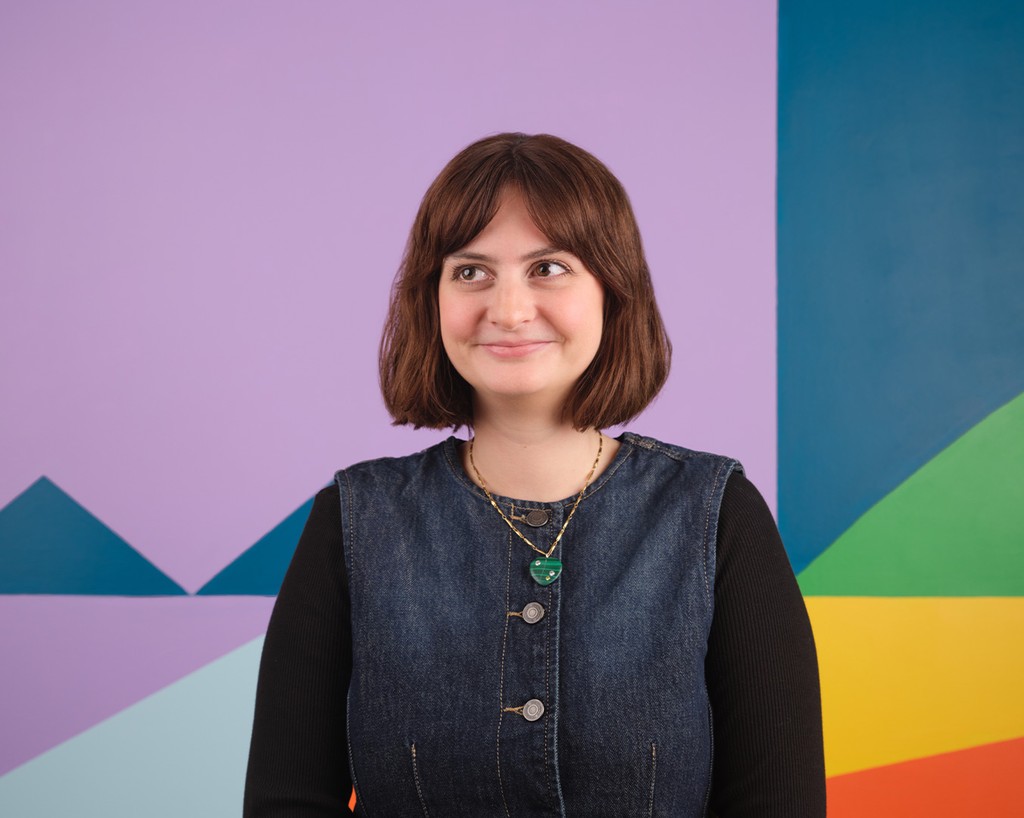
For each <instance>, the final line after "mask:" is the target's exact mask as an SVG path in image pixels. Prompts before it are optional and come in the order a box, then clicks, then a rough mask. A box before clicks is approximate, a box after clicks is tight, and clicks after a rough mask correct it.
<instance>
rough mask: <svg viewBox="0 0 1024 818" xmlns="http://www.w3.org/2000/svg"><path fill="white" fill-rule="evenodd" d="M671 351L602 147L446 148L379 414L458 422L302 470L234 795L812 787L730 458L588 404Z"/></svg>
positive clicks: (683, 802)
mask: <svg viewBox="0 0 1024 818" xmlns="http://www.w3.org/2000/svg"><path fill="white" fill-rule="evenodd" d="M669 352H670V347H669V343H668V340H667V338H666V336H665V333H664V329H663V326H662V322H661V318H660V315H659V313H658V309H657V306H656V304H655V301H654V294H653V289H652V286H651V281H650V276H649V273H648V268H647V264H646V261H645V259H644V256H643V251H642V248H641V243H640V236H639V232H638V229H637V225H636V222H635V219H634V217H633V213H632V210H631V208H630V205H629V201H628V199H627V198H626V194H625V192H624V191H623V189H622V187H621V185H620V184H619V183H618V181H617V180H616V179H615V178H614V177H613V176H612V175H611V173H610V172H609V171H608V170H607V168H605V167H604V165H602V164H601V163H600V162H599V161H598V160H597V159H595V158H594V157H592V156H591V155H590V154H588V153H586V152H585V151H582V150H581V149H579V148H577V147H575V146H573V145H570V144H569V143H567V142H564V141H562V140H560V139H557V138H555V137H552V136H546V135H541V136H525V135H522V134H502V135H499V136H495V137H490V138H487V139H483V140H481V141H479V142H477V143H475V144H473V145H470V146H469V147H468V148H466V149H465V150H464V151H462V152H461V153H460V154H459V155H458V156H456V157H455V158H454V159H453V160H452V161H451V162H450V163H449V164H448V166H447V167H446V168H445V169H444V170H443V171H442V172H441V174H440V176H439V177H438V178H437V179H436V180H435V181H434V183H433V184H432V185H431V187H430V189H429V190H428V191H427V194H426V196H425V197H424V200H423V203H422V205H421V207H420V210H419V213H418V215H417V217H416V221H415V223H414V225H413V228H412V233H411V236H410V239H409V245H408V248H407V251H406V255H405V259H404V261H403V264H402V268H401V270H400V272H399V275H398V278H397V280H396V283H395V287H394V290H393V294H392V301H391V308H390V313H389V316H388V321H387V325H386V327H385V331H384V338H383V342H382V344H381V352H380V369H381V384H382V389H383V393H384V399H385V401H386V403H387V406H388V409H389V411H390V412H391V414H392V416H393V417H394V419H395V422H396V423H398V424H412V425H414V426H416V427H421V426H427V427H431V428H447V427H452V428H453V429H458V428H459V427H460V426H466V427H467V428H469V429H471V430H472V437H471V438H470V439H469V440H468V441H461V440H457V439H456V438H454V437H451V438H449V439H448V440H447V441H445V442H444V443H442V444H439V445H437V446H434V447H432V448H430V449H427V450H426V451H424V452H421V453H419V454H416V455H412V456H409V457H405V458H388V459H382V460H376V461H370V462H367V463H361V464H357V465H356V466H352V467H351V468H349V469H345V470H343V471H341V472H339V473H338V475H337V477H336V481H335V484H334V485H332V486H331V487H330V488H327V489H324V490H323V491H322V492H320V493H319V494H318V495H317V498H316V501H315V504H314V507H313V511H312V513H311V515H310V518H309V522H308V523H307V525H306V529H305V531H304V533H303V535H302V538H301V541H300V543H299V545H298V548H297V549H296V553H295V556H294V558H293V561H292V564H291V567H290V568H289V571H288V574H287V576H286V578H285V580H284V583H283V585H282V588H281V592H280V595H279V597H278V601H277V605H276V607H275V609H274V614H273V616H272V618H271V622H270V627H269V630H268V633H267V637H266V643H265V646H264V654H263V662H262V666H261V669H260V680H259V688H258V693H257V703H256V718H255V723H254V728H253V739H252V749H251V754H250V759H249V774H248V780H247V785H246V814H247V815H251V816H268V815H289V816H297V815H337V814H341V813H343V812H345V811H346V810H347V806H346V802H347V801H348V799H349V794H350V792H351V789H352V787H353V786H354V787H355V791H356V794H357V797H358V802H357V806H356V810H357V813H358V814H363V815H374V816H403V815H410V816H413V815H415V816H474V817H476V818H479V817H480V816H509V817H510V818H514V816H540V815H566V816H588V818H589V817H590V816H632V815H645V816H647V815H661V816H700V815H705V814H708V812H709V811H710V812H711V813H712V814H716V815H719V816H722V818H733V817H734V816H754V815H756V816H772V815H779V816H783V815H784V816H815V815H824V772H823V762H822V750H821V717H820V703H819V692H818V677H817V665H816V660H815V653H814V643H813V639H812V636H811V632H810V627H809V624H808V621H807V615H806V611H805V610H804V606H803V602H802V599H801V597H800V594H799V591H798V589H797V586H796V583H795V580H794V578H793V574H792V571H791V569H790V566H789V563H788V560H787V558H786V555H785V552H784V550H783V548H782V544H781V542H780V541H779V537H778V532H777V530H776V528H775V525H774V522H773V520H772V518H771V514H770V512H769V511H768V509H767V508H766V506H765V504H764V502H763V500H762V499H761V498H760V495H759V494H758V493H757V491H756V489H754V488H753V486H752V485H751V484H750V483H749V482H748V481H747V480H746V478H744V477H743V474H742V469H741V467H740V465H739V464H738V463H737V462H736V461H734V460H731V459H729V458H725V457H720V456H717V455H711V454H706V453H699V452H693V451H689V450H687V449H683V448H680V447H677V446H672V445H668V444H664V443H661V442H659V441H656V440H653V439H650V438H644V437H640V436H636V435H632V434H624V435H621V436H619V437H618V438H610V437H607V436H605V435H604V434H603V433H602V432H601V429H603V428H606V427H609V426H615V425H620V424H623V423H625V422H626V421H628V420H629V419H631V418H633V417H635V416H636V415H637V414H639V413H640V412H641V411H642V410H643V409H644V407H646V406H647V405H648V404H649V403H650V401H651V400H652V399H653V398H654V396H655V395H656V394H657V392H658V390H659V389H660V388H661V386H662V384H663V383H664V381H665V378H666V376H667V373H668V363H669ZM696 386H698V387H699V384H697V385H696ZM695 391H696V390H695Z"/></svg>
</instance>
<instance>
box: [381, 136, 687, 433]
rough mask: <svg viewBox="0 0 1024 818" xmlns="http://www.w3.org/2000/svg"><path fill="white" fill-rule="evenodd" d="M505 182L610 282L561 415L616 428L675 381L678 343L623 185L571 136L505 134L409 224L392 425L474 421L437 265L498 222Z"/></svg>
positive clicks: (396, 308)
mask: <svg viewBox="0 0 1024 818" xmlns="http://www.w3.org/2000/svg"><path fill="white" fill-rule="evenodd" d="M510 189H511V190H515V191H517V192H518V193H519V194H520V195H522V197H523V199H524V201H525V204H526V208H527V210H528V212H529V214H530V216H531V217H532V218H533V221H534V223H535V224H536V225H537V227H538V229H540V231H541V232H542V233H543V234H544V235H545V236H546V237H547V238H548V239H549V240H550V241H551V243H552V244H553V245H554V246H556V247H558V248H560V249H562V250H564V251H565V252H567V253H572V254H573V255H574V256H576V257H577V258H579V259H580V260H581V261H582V262H583V263H584V264H585V265H586V266H587V268H588V269H589V270H590V271H591V272H592V273H593V274H594V275H595V276H596V277H597V278H598V280H599V281H600V282H601V284H602V285H603V286H604V295H605V297H604V327H603V330H602V336H601V343H600V346H599V348H598V351H597V354H596V355H595V356H594V360H593V361H591V363H590V365H589V366H588V367H587V369H586V370H585V371H584V372H583V374H582V375H581V376H580V377H579V379H578V380H577V382H576V385H575V387H574V388H573V391H572V393H571V394H570V395H569V398H568V399H567V401H566V403H565V406H564V408H563V419H567V420H571V422H572V424H573V426H574V427H575V428H577V429H580V430H583V429H587V428H589V427H591V426H594V427H597V428H599V429H603V428H606V427H608V426H617V425H621V424H623V423H625V422H627V421H628V420H631V419H632V418H634V417H636V416H637V415H638V414H640V412H642V411H643V410H644V409H645V408H646V407H647V405H648V404H649V403H650V402H651V401H652V400H653V399H654V396H655V395H657V394H658V391H659V390H660V389H661V387H662V386H663V385H664V383H665V379H666V378H667V377H668V368H669V362H670V359H671V354H672V347H671V344H670V343H669V340H668V336H667V335H666V334H665V327H664V325H663V323H662V320H661V315H660V314H659V312H658V306H657V304H656V303H655V301H654V288H653V287H652V285H651V276H650V271H649V269H648V267H647V260H646V259H645V258H644V253H643V247H642V246H641V242H640V231H639V229H638V227H637V224H636V218H635V217H634V216H633V209H632V207H631V206H630V204H629V199H628V197H627V196H626V191H625V190H623V188H622V185H621V184H620V183H619V180H618V179H616V178H615V177H614V176H613V175H612V173H611V171H609V170H608V168H606V167H605V166H604V165H603V164H602V163H601V162H599V161H598V160H597V159H596V158H594V157H593V156H591V155H590V154H589V153H587V152H586V151H584V150H582V149H580V148H578V147H576V146H575V145H572V144H570V143H569V142H566V141H565V140H564V139H559V138H558V137H555V136H550V135H548V134H538V135H536V136H528V135H526V134H521V133H504V134H498V135H497V136H489V137H487V138H485V139H481V140H480V141H479V142H474V143H473V144H472V145H470V146H469V147H467V148H465V149H464V150H463V151H461V152H460V153H459V154H458V155H457V156H456V157H455V158H454V159H452V160H451V161H450V162H449V163H448V164H447V165H446V166H445V168H444V170H442V171H441V173H440V175H439V176H438V177H437V178H436V179H435V180H434V182H433V184H431V186H430V188H429V189H428V190H427V193H426V195H425V196H424V197H423V201H422V202H421V204H420V208H419V212H418V213H417V214H416V220H415V221H414V222H413V226H412V231H411V233H410V235H409V243H408V245H407V247H406V250H405V257H404V258H403V260H402V265H401V267H400V268H399V271H398V275H397V276H396V278H395V282H394V286H393V287H392V291H391V304H390V307H389V309H388V317H387V321H386V323H385V325H384V335H383V337H382V339H381V344H380V384H381V391H382V393H383V395H384V403H385V404H386V406H387V408H388V411H389V412H390V413H391V416H392V418H394V423H395V424H396V425H402V424H412V425H413V426H414V427H416V428H420V427H423V426H426V427H429V428H432V429H443V428H447V427H453V428H455V429H457V428H459V427H460V426H469V427H471V426H472V425H473V389H472V387H471V386H470V385H469V384H468V383H466V381H465V380H464V379H463V378H462V376H461V375H459V373H458V372H457V371H456V370H455V368H454V367H453V366H452V364H451V361H450V360H449V359H448V355H447V353H446V352H445V350H444V346H443V345H442V343H441V329H440V319H439V315H438V287H439V284H440V275H441V267H442V263H443V260H444V258H445V256H448V255H450V254H452V253H454V252H455V251H456V250H459V249H461V248H463V247H465V246H466V245H467V244H469V243H470V241H471V240H472V239H473V237H474V236H476V235H477V234H478V233H479V232H480V231H481V230H483V229H484V227H485V226H486V225H487V224H488V223H489V222H490V221H491V219H492V218H494V214H495V212H496V211H497V209H498V206H499V203H500V199H501V196H502V194H503V193H504V192H505V191H507V190H510Z"/></svg>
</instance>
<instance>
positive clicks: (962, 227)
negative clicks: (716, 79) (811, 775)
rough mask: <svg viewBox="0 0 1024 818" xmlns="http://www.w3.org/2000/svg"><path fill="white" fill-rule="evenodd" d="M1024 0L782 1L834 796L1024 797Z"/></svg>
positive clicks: (785, 139)
mask: <svg viewBox="0 0 1024 818" xmlns="http://www.w3.org/2000/svg"><path fill="white" fill-rule="evenodd" d="M1022 89H1024V7H1022V6H1021V5H1020V4H1019V3H1010V2H1001V1H1000V0H982V1H981V2H971V3H968V2H959V0H942V1H941V2H916V1H912V2H901V3H895V4H893V3H883V2H876V0H859V2H856V3H851V2H833V3H814V2H805V0H783V2H782V3H781V4H780V15H779V88H778V93H779V154H778V157H779V158H778V183H779V196H778V202H779V210H778V293H779V311H778V320H779V326H778V339H779V347H778V366H779V370H778V372H779V507H778V512H779V524H780V529H781V531H782V534H783V539H784V541H785V542H786V545H787V548H788V550H789V553H790V557H791V559H792V561H793V563H794V567H796V568H797V570H801V571H802V572H801V573H800V574H799V579H800V584H801V587H802V589H803V591H804V593H805V595H807V602H808V608H809V611H810V613H811V618H812V622H813V623H814V628H815V635H816V638H817V643H818V651H819V660H820V666H821V674H822V691H823V709H824V726H825V741H826V748H827V765H828V772H829V774H830V775H831V776H833V778H831V780H830V787H829V795H830V801H831V809H830V815H833V816H836V815H839V816H847V815H848V816H865V815H921V816H940V815H941V816H946V815H949V816H953V815H1020V814H1024V784H1022V782H1021V780H1020V776H1019V771H1020V770H1021V769H1022V767H1024V740H1022V738H1021V737H1022V736H1024V703H1022V701H1021V697H1020V690H1021V689H1024V654H1022V652H1021V650H1020V646H1021V644H1022V637H1024V600H1022V599H1021V594H1022V592H1024V230H1022V229H1021V225H1022V224H1024V152H1022V150H1021V147H1022V145H1024V106H1022V104H1021V102H1022V96H1021V92H1022Z"/></svg>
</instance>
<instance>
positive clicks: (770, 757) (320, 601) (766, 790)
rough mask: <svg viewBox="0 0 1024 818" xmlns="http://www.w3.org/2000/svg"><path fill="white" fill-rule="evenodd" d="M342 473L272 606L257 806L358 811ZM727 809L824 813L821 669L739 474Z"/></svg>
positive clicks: (273, 814) (726, 551)
mask: <svg viewBox="0 0 1024 818" xmlns="http://www.w3.org/2000/svg"><path fill="white" fill-rule="evenodd" d="M342 547H343V546H342V537H341V520H340V515H339V498H338V489H337V486H330V487H328V488H326V489H324V490H323V491H321V492H320V493H319V494H317V496H316V500H315V501H314V503H313V510H312V512H311V513H310V517H309V521H308V522H307V523H306V528H305V530H304V531H303V533H302V537H301V539H300V540H299V545H298V547H297V548H296V550H295V556H294V557H293V559H292V563H291V566H290V567H289V569H288V573H287V575H286V577H285V580H284V583H283V584H282V586H281V592H280V594H279V596H278V599H277V604H276V605H275V607H274V613H273V615H272V616H271V619H270V626H269V628H268V630H267V637H266V641H265V643H264V647H263V659H262V662H261V664H260V676H259V684H258V687H257V692H256V715H255V720H254V724H253V736H252V745H251V747H250V753H249V770H248V776H247V779H246V785H245V812H244V814H245V816H246V818H280V817H281V816H289V818H311V817H312V816H328V815H330V816H337V815H345V814H348V809H347V802H348V797H349V793H350V792H351V779H350V777H349V771H348V759H347V754H346V749H345V691H346V690H347V687H348V678H349V675H350V672H351V665H352V643H351V632H350V627H349V603H348V592H347V581H346V577H345V563H344V559H343V552H342ZM705 665H706V672H707V681H708V693H709V695H710V698H711V707H712V713H713V724H714V766H713V778H712V792H711V802H710V806H711V809H712V811H713V812H714V814H715V815H717V816H718V817H719V818H747V816H750V818H753V816H757V818H773V817H774V816H786V818H818V816H824V815H825V777H824V762H823V758H822V744H821V707H820V697H819V689H818V668H817V661H816V657H815V651H814V640H813V637H812V635H811V630H810V625H809V622H808V619H807V612H806V610H805V608H804V604H803V600H802V598H801V596H800V591H799V589H798V588H797V585H796V580H795V579H794V577H793V571H792V569H791V568H790V565H789V561H788V559H787V557H786V553H785V550H784V549H783V547H782V542H781V541H780V539H779V534H778V531H777V529H776V527H775V522H774V520H773V519H772V516H771V512H770V511H769V510H768V507H767V506H766V505H765V503H764V500H763V499H762V498H761V495H760V494H759V493H758V491H757V489H756V488H754V486H753V485H752V484H751V483H750V482H749V481H748V480H747V479H746V478H745V477H744V476H743V475H742V474H740V473H735V474H733V475H732V476H731V477H730V478H729V482H728V484H727V485H726V490H725V497H724V499H723V501H722V509H721V514H720V516H719V525H718V559H717V565H716V571H715V615H714V621H713V623H712V627H711V634H710V637H709V642H708V654H707V660H706V663H705Z"/></svg>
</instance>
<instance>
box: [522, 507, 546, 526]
mask: <svg viewBox="0 0 1024 818" xmlns="http://www.w3.org/2000/svg"><path fill="white" fill-rule="evenodd" d="M550 519H551V512H550V511H548V510H547V509H544V508H535V509H533V511H530V512H529V513H528V514H527V515H526V524H527V525H530V526H533V527H534V528H540V527H541V526H542V525H547V524H548V520H550Z"/></svg>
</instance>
